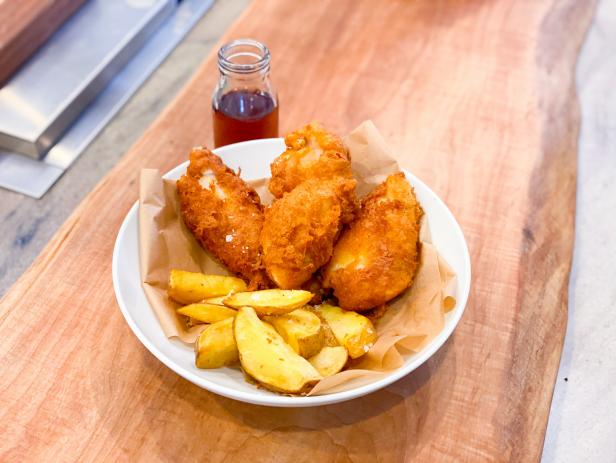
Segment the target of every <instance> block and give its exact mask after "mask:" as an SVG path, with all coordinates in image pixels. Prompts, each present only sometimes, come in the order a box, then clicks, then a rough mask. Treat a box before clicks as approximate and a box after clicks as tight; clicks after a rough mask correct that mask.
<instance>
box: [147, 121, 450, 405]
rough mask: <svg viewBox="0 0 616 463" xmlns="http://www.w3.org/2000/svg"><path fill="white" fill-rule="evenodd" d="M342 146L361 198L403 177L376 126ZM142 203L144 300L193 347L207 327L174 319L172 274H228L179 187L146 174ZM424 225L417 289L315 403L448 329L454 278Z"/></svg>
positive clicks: (319, 389)
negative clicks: (193, 228) (185, 207)
mask: <svg viewBox="0 0 616 463" xmlns="http://www.w3.org/2000/svg"><path fill="white" fill-rule="evenodd" d="M344 141H345V143H346V145H347V146H348V148H349V150H350V152H351V158H352V165H353V172H354V174H355V178H356V179H357V192H358V195H359V196H360V197H362V196H364V195H365V194H366V193H368V192H370V191H371V190H372V189H373V188H374V187H375V186H376V185H378V184H379V183H381V182H382V181H383V180H385V178H386V177H387V176H388V175H390V174H392V173H395V172H398V171H399V170H400V168H399V166H398V163H397V162H396V160H395V158H394V156H393V154H392V152H391V150H390V148H389V147H388V146H387V144H386V143H385V141H384V140H383V138H382V136H381V135H380V133H379V132H378V130H377V128H376V127H375V126H374V124H373V123H372V122H371V121H366V122H363V123H362V124H361V125H360V126H359V127H357V128H356V129H355V130H353V131H352V132H351V133H350V134H349V135H348V136H346V137H345V138H344ZM248 183H249V184H250V185H252V186H253V188H255V190H256V191H257V193H259V196H260V197H261V200H262V202H263V203H264V204H269V203H270V202H271V200H272V197H271V195H270V194H269V192H268V190H267V183H268V179H267V178H265V179H258V180H253V181H249V182H248ZM139 201H140V207H139V258H140V269H141V277H142V282H143V288H144V291H145V294H146V297H147V299H148V301H149V302H150V305H151V306H152V309H153V310H154V312H155V314H156V316H157V318H158V320H159V322H160V324H161V326H162V328H163V331H164V332H165V334H166V335H167V337H179V338H180V339H181V340H182V341H184V342H187V343H191V342H194V340H195V339H196V338H197V336H198V334H199V333H200V331H201V330H203V328H204V325H197V326H193V327H188V326H187V325H186V324H185V322H184V321H183V320H182V319H181V318H180V317H179V316H178V315H176V309H177V307H178V305H177V304H175V303H174V302H173V301H171V300H169V298H168V297H167V294H166V291H167V280H168V278H169V272H170V271H171V269H173V268H178V269H182V270H189V271H201V272H204V273H211V274H212V273H213V274H221V275H222V274H225V275H226V274H228V272H227V271H226V269H225V268H224V267H223V266H222V265H220V264H219V263H218V262H217V261H216V260H215V259H213V257H212V256H211V255H210V254H209V253H208V252H207V251H205V250H203V249H202V248H201V246H199V244H198V243H197V241H196V240H195V239H194V237H193V236H192V234H191V233H190V232H189V231H188V229H187V228H186V227H185V225H184V222H183V221H182V219H181V216H180V210H179V203H178V199H177V194H176V187H175V181H174V180H165V179H163V178H162V177H161V176H160V174H159V172H158V171H156V170H152V169H143V170H142V171H141V178H140V191H139ZM425 218H426V217H424V221H423V222H422V228H421V233H420V241H421V259H420V265H419V268H418V271H417V275H416V276H415V281H414V283H413V285H412V286H411V288H410V289H408V290H407V291H405V292H404V293H403V294H402V295H400V296H399V297H398V298H396V299H395V300H393V301H391V302H390V303H389V304H388V309H387V311H386V312H385V314H384V315H383V317H382V318H380V319H379V320H378V321H377V322H376V331H377V335H378V337H377V340H376V342H375V344H374V346H373V347H372V348H371V349H370V351H369V352H368V353H367V354H366V355H365V356H363V357H361V358H360V359H358V360H356V361H354V362H353V363H352V365H351V367H350V368H349V369H347V370H345V371H343V372H341V373H338V374H336V375H333V376H330V377H329V378H325V379H324V380H322V381H321V382H320V383H319V384H317V385H316V386H315V387H314V389H313V390H312V391H311V392H310V395H320V394H326V393H332V392H339V391H344V390H349V389H353V388H355V387H358V386H361V385H363V384H366V383H369V382H373V381H376V380H378V379H380V378H382V377H384V376H385V375H387V374H389V372H390V371H391V370H393V369H395V368H398V367H400V366H401V365H402V364H403V363H404V357H403V355H405V354H409V353H412V352H418V351H420V350H421V349H422V348H423V347H424V346H425V345H426V344H427V343H429V342H430V341H431V340H432V339H433V338H434V337H435V336H436V335H437V334H438V333H439V332H440V331H441V330H442V329H443V326H444V324H445V313H446V311H448V310H451V309H452V308H453V307H454V306H455V299H454V295H455V274H454V272H453V270H452V269H451V267H450V266H449V265H448V264H447V263H446V262H445V260H444V259H443V258H442V257H441V256H440V255H439V253H438V251H437V249H436V248H435V247H434V245H433V244H432V243H431V241H430V233H429V229H428V224H427V221H426V220H425ZM428 220H429V218H428Z"/></svg>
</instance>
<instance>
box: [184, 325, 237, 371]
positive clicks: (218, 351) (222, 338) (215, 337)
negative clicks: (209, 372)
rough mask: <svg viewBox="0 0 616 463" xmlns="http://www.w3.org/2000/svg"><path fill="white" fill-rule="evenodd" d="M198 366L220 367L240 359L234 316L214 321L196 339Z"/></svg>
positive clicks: (196, 362) (196, 360)
mask: <svg viewBox="0 0 616 463" xmlns="http://www.w3.org/2000/svg"><path fill="white" fill-rule="evenodd" d="M195 354H196V358H195V365H196V366H197V368H208V369H209V368H220V367H223V366H225V365H230V364H232V363H235V362H237V361H238V360H239V352H238V350H237V345H236V344H235V337H234V336H233V318H227V319H226V320H223V321H220V322H217V323H214V324H212V325H210V326H208V327H207V328H206V329H204V330H203V331H202V332H201V334H200V335H199V337H198V338H197V340H196V341H195Z"/></svg>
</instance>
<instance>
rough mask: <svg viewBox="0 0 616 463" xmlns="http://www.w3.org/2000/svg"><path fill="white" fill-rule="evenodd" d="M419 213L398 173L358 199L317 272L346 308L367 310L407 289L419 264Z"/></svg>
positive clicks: (416, 204)
mask: <svg viewBox="0 0 616 463" xmlns="http://www.w3.org/2000/svg"><path fill="white" fill-rule="evenodd" d="M422 214H423V211H422V209H421V206H420V205H419V203H418V202H417V198H416V197H415V193H414V191H413V189H412V187H411V186H410V184H409V183H408V181H407V180H406V178H405V176H404V174H403V173H401V172H400V173H397V174H394V175H390V176H389V177H388V178H387V180H386V181H385V182H384V183H382V184H381V185H379V186H378V187H376V188H375V189H374V190H373V191H372V192H371V193H370V194H369V195H368V196H367V197H366V198H365V199H364V200H363V201H362V209H361V211H360V213H359V216H358V218H357V219H356V220H355V221H354V222H353V223H351V225H350V227H349V228H348V229H347V230H345V231H344V232H343V233H342V236H341V237H340V239H339V240H338V243H337V244H336V246H335V248H334V252H333V256H332V259H331V261H330V262H329V263H328V265H327V266H326V268H325V270H324V272H323V277H324V278H323V285H324V286H325V287H329V288H333V289H334V294H335V296H336V297H337V298H338V302H339V305H340V306H341V307H342V308H344V309H346V310H355V311H362V310H369V309H371V308H373V307H376V306H378V305H381V304H384V303H385V302H387V301H389V300H390V299H392V298H394V297H396V296H397V295H398V294H400V293H401V292H402V291H404V290H405V289H406V288H408V287H409V286H410V285H411V283H412V281H413V278H414V276H415V272H416V271H417V267H418V264H419V242H418V239H419V226H420V219H421V216H422Z"/></svg>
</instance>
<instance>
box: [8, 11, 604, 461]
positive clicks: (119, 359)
mask: <svg viewBox="0 0 616 463" xmlns="http://www.w3.org/2000/svg"><path fill="white" fill-rule="evenodd" d="M593 8H594V4H592V2H578V1H575V0H562V1H556V0H536V1H532V2H516V1H514V0H510V1H509V0H502V1H498V2H489V1H480V0H476V1H470V0H469V1H458V0H450V1H432V0H425V1H419V0H418V1H413V2H408V1H405V2H402V1H400V2H395V1H391V2H367V1H361V2H352V1H338V0H336V1H334V0H331V1H329V2H327V1H324V2H311V3H310V5H299V4H297V3H296V2H285V1H282V0H273V1H256V2H255V3H254V4H252V5H251V6H250V7H249V8H248V10H247V11H246V12H245V14H244V15H243V16H242V17H241V18H240V19H239V20H238V22H237V23H236V24H235V25H234V26H233V27H232V28H231V29H230V30H229V31H228V33H227V34H226V36H225V37H223V40H228V39H231V38H236V37H254V38H256V39H259V40H262V41H264V42H265V43H267V44H268V45H269V46H270V48H271V50H272V54H273V57H274V59H273V69H274V80H275V82H276V84H277V86H278V88H279V93H280V97H281V102H282V104H281V111H282V112H281V117H282V127H281V129H282V130H283V131H286V130H288V129H291V128H294V127H296V126H297V125H299V124H302V123H305V122H307V121H310V120H312V119H320V120H322V121H323V122H324V123H325V124H326V125H328V126H329V127H330V128H332V129H333V130H336V131H339V132H341V133H345V132H347V131H348V130H350V129H352V128H353V127H355V126H356V125H357V124H358V123H359V122H361V121H362V120H364V119H367V118H371V119H373V120H374V122H375V123H376V125H377V126H378V127H379V128H380V130H381V131H382V132H383V134H384V135H385V136H386V137H387V139H388V140H389V142H390V143H391V144H392V145H393V146H394V147H395V149H396V153H397V156H398V158H399V161H400V162H401V164H402V165H403V166H404V167H406V168H407V169H409V170H411V171H412V172H413V173H415V174H416V175H418V176H419V177H420V178H421V179H423V180H424V181H426V182H427V183H428V184H429V185H430V186H431V187H432V188H433V189H434V190H435V191H436V192H437V193H438V194H439V195H440V196H441V197H442V198H444V200H445V201H446V202H447V204H448V205H449V206H450V208H451V209H452V211H453V213H454V214H455V216H456V217H457V219H458V220H459V221H460V223H461V225H462V228H463V229H464V233H465V235H466V239H467V240H468V244H469V247H470V251H471V255H472V263H473V274H474V277H473V286H472V291H471V298H470V300H469V303H468V307H467V311H466V313H465V315H464V317H463V318H462V321H461V323H460V325H459V326H458V328H457V330H456V331H455V333H454V335H453V337H452V338H451V339H450V340H449V341H448V342H447V344H446V345H445V346H443V347H442V348H441V349H440V351H439V352H438V353H437V354H436V355H435V356H434V357H432V359H431V360H430V361H429V362H427V363H426V364H425V365H424V366H423V367H421V368H420V369H418V370H416V371H415V372H413V373H412V374H410V375H409V376H408V377H406V378H404V379H402V380H400V381H398V382H397V383H395V384H394V385H392V386H390V387H388V388H386V389H385V390H382V391H380V392H377V393H374V394H371V395H369V396H367V397H364V398H360V399H357V400H354V401H351V402H347V403H341V404H337V405H332V406H326V407H320V408H314V409H272V408H266V407H257V406H252V405H247V404H242V403H239V402H234V401H232V400H228V399H225V398H222V397H218V396H216V395H214V394H211V393H209V392H207V391H204V390H201V389H199V388H198V387H196V386H193V385H192V384H191V383H189V382H187V381H185V380H184V379H182V378H180V377H179V376H177V375H176V374H174V373H173V372H171V371H170V370H168V369H167V368H166V367H164V366H163V365H162V364H161V363H159V362H158V361H157V360H156V359H155V358H154V357H153V356H152V355H151V354H150V353H149V352H147V351H146V349H145V348H144V347H142V345H141V344H140V343H139V341H138V340H137V339H136V338H135V336H133V334H132V333H131V332H130V330H129V328H128V326H127V325H126V323H125V322H124V320H123V318H122V315H121V314H120V311H119V309H118V307H117V305H116V301H115V298H114V293H113V288H112V283H111V253H112V249H113V244H114V239H115V236H116V233H117V231H118V228H119V226H120V223H121V221H122V219H123V218H124V215H125V214H126V212H127V211H128V209H129V208H130V206H131V205H132V203H133V202H134V201H135V199H136V197H137V178H138V174H139V169H140V168H142V167H157V168H159V169H161V170H162V171H166V170H167V169H169V168H171V167H173V166H175V165H177V164H178V163H179V162H181V161H183V160H185V159H186V156H187V153H188V150H189V149H190V148H191V147H192V146H193V145H197V144H206V145H207V144H211V141H212V136H211V121H210V103H209V101H210V95H211V90H212V88H213V85H214V82H215V79H216V59H215V56H214V54H212V55H211V56H210V57H209V58H208V59H207V60H206V61H205V62H204V63H203V66H202V67H201V69H200V70H199V71H198V72H197V74H196V75H195V77H194V78H193V79H192V81H191V82H190V83H189V84H188V85H187V86H186V88H185V89H184V90H183V91H182V93H181V94H180V95H179V96H178V97H177V99H176V101H175V102H174V103H173V104H172V105H170V107H169V108H168V109H167V110H166V111H165V112H164V113H163V114H162V115H161V116H160V118H159V119H158V121H157V122H156V123H155V124H154V125H153V126H152V127H151V128H150V129H149V130H148V131H147V132H146V133H145V134H144V135H143V137H142V138H141V140H140V141H139V142H137V144H136V145H135V146H134V147H133V148H132V149H131V150H130V151H129V152H128V153H127V154H126V156H125V157H124V159H123V160H122V162H121V163H120V164H119V165H118V166H117V167H116V168H115V169H114V170H113V171H112V172H111V173H110V174H109V175H108V176H107V177H105V179H104V180H103V181H102V182H101V183H100V184H99V185H98V186H97V188H96V189H95V190H94V191H92V193H91V194H90V195H89V196H88V197H87V199H86V200H85V201H84V202H83V203H82V204H81V205H80V207H79V208H78V209H77V210H76V211H75V213H74V214H73V215H72V217H71V218H70V219H69V220H68V221H67V222H66V223H65V224H64V226H63V227H62V228H61V230H60V231H59V232H58V233H57V235H56V236H55V238H54V239H53V240H52V241H51V242H50V243H49V245H48V246H47V248H46V249H45V251H44V252H43V253H42V254H41V256H40V257H39V258H38V259H37V261H36V262H35V263H34V265H33V266H32V267H31V268H30V270H28V271H27V272H26V273H25V274H24V275H23V277H22V278H21V279H20V280H19V281H18V282H17V283H16V284H15V286H14V287H13V288H12V289H11V290H10V291H9V293H8V294H7V295H6V296H5V297H4V299H3V300H2V301H1V302H0V367H1V370H0V371H1V374H0V420H1V421H0V435H1V436H2V439H0V460H2V461H22V460H24V459H25V460H31V461H70V460H79V461H91V460H97V461H107V460H108V461H117V460H124V461H212V462H221V461H228V462H241V461H249V462H260V461H277V462H281V461H282V462H284V461H292V462H295V463H297V462H303V461H306V462H317V461H339V462H347V461H353V462H359V461H379V462H390V461H422V462H424V461H426V462H428V461H429V462H434V461H521V462H529V461H537V460H538V459H539V458H540V455H541V449H542V444H543V438H544V433H545V427H546V421H547V417H548V412H549V407H550V401H551V397H552V390H553V387H554V379H555V375H556V372H557V369H558V363H559V359H560V353H561V347H562V343H563V338H564V334H565V326H566V321H567V284H568V276H569V269H570V263H571V251H572V244H573V230H574V227H573V220H574V206H575V181H576V139H577V134H578V126H579V115H578V107H577V100H576V95H575V91H574V81H573V70H574V65H575V60H576V56H577V52H578V49H579V46H580V43H581V41H582V38H583V35H584V32H585V30H586V27H587V25H588V23H589V20H590V17H591V15H592V11H593Z"/></svg>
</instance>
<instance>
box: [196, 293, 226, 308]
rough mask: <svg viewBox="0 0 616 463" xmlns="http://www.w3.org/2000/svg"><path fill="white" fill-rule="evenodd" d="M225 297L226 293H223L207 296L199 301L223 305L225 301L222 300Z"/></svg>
mask: <svg viewBox="0 0 616 463" xmlns="http://www.w3.org/2000/svg"><path fill="white" fill-rule="evenodd" d="M226 297H227V294H225V295H224V296H218V297H208V298H207V299H203V300H202V301H201V302H205V303H207V304H215V305H222V306H224V305H225V303H224V302H222V301H224V300H225V298H226Z"/></svg>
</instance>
